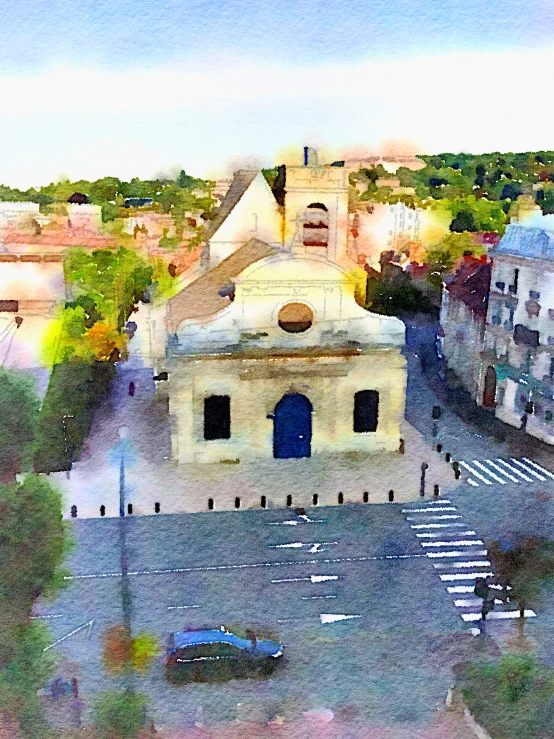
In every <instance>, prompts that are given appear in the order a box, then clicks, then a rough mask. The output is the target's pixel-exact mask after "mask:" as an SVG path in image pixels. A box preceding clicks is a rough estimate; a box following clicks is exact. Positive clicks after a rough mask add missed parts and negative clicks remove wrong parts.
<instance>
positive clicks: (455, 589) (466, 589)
mask: <svg viewBox="0 0 554 739" xmlns="http://www.w3.org/2000/svg"><path fill="white" fill-rule="evenodd" d="M489 588H494V589H495V590H502V586H501V585H489ZM506 589H507V590H511V589H512V588H510V587H508V588H506ZM446 590H447V591H448V592H449V593H473V592H474V590H475V586H474V585H453V586H451V587H449V588H446Z"/></svg>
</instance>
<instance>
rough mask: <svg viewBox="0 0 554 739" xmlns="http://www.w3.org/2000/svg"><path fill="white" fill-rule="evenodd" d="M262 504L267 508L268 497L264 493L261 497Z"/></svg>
mask: <svg viewBox="0 0 554 739" xmlns="http://www.w3.org/2000/svg"><path fill="white" fill-rule="evenodd" d="M260 506H261V507H262V508H266V507H267V498H266V497H265V495H262V497H261V499H260Z"/></svg>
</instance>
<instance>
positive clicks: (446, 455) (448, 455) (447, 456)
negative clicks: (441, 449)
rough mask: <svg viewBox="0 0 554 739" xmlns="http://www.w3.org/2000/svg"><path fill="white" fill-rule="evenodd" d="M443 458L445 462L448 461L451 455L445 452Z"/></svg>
mask: <svg viewBox="0 0 554 739" xmlns="http://www.w3.org/2000/svg"><path fill="white" fill-rule="evenodd" d="M444 459H445V460H446V461H447V462H450V460H451V459H452V455H451V454H450V452H446V454H445V455H444Z"/></svg>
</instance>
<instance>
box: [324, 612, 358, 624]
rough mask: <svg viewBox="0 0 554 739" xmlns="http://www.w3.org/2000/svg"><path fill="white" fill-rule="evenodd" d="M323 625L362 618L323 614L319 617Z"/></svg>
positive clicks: (339, 614)
mask: <svg viewBox="0 0 554 739" xmlns="http://www.w3.org/2000/svg"><path fill="white" fill-rule="evenodd" d="M319 618H320V619H321V623H322V624H334V623H336V622H337V621H346V620H347V619H350V618H361V616H346V615H344V614H341V613H322V614H321V615H320V617H319Z"/></svg>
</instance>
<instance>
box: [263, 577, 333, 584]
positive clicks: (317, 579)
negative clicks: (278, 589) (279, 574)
mask: <svg viewBox="0 0 554 739" xmlns="http://www.w3.org/2000/svg"><path fill="white" fill-rule="evenodd" d="M338 579H339V576H338V575H310V576H309V577H285V578H283V579H282V580H272V581H271V582H273V583H278V582H311V583H316V582H327V580H338Z"/></svg>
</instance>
